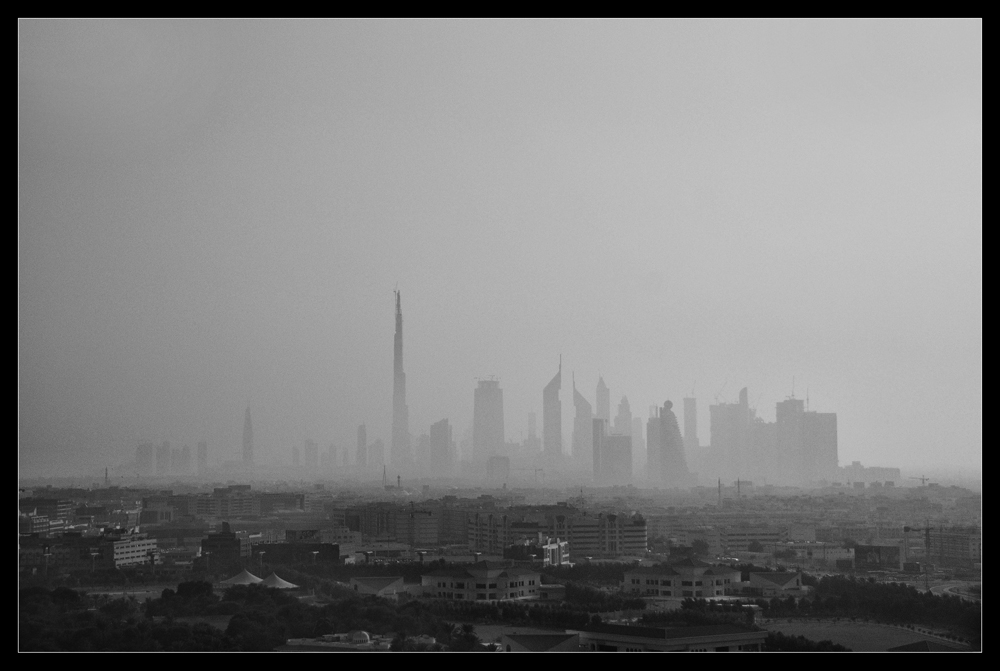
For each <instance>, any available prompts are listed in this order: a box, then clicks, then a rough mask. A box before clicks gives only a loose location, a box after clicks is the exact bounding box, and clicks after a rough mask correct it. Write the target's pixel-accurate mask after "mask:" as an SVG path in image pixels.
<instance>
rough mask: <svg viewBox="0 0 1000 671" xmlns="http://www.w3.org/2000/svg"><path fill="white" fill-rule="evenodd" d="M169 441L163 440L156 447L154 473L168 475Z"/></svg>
mask: <svg viewBox="0 0 1000 671" xmlns="http://www.w3.org/2000/svg"><path fill="white" fill-rule="evenodd" d="M170 456H171V452H170V443H169V442H164V443H163V444H162V445H160V446H158V447H157V448H156V474H157V475H168V474H169V473H170Z"/></svg>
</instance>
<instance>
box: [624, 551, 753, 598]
mask: <svg viewBox="0 0 1000 671" xmlns="http://www.w3.org/2000/svg"><path fill="white" fill-rule="evenodd" d="M622 589H623V590H624V591H625V592H626V593H628V594H630V595H634V596H642V597H647V596H648V597H669V598H674V599H686V598H696V599H697V598H709V597H716V596H728V595H732V594H738V593H739V592H740V591H742V583H741V582H740V571H739V570H738V569H734V568H732V567H730V566H713V565H711V564H707V563H705V562H702V561H698V560H696V559H687V560H684V561H681V562H675V563H673V564H670V565H666V564H661V565H659V566H648V567H647V566H637V567H634V568H629V569H626V570H625V576H624V580H623V582H622Z"/></svg>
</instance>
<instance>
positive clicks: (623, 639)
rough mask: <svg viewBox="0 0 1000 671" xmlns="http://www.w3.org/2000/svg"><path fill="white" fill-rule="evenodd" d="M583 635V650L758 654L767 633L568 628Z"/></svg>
mask: <svg viewBox="0 0 1000 671" xmlns="http://www.w3.org/2000/svg"><path fill="white" fill-rule="evenodd" d="M566 633H567V634H577V635H579V636H580V648H581V649H582V650H589V651H594V652H681V651H686V652H707V651H718V652H730V651H759V650H761V648H762V646H763V645H764V639H766V638H767V634H768V632H767V631H751V630H750V629H748V628H745V627H740V626H738V625H734V624H719V625H709V626H703V627H632V626H628V625H620V624H591V625H587V626H585V627H580V628H579V629H567V630H566Z"/></svg>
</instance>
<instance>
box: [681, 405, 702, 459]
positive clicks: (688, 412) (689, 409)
mask: <svg viewBox="0 0 1000 671" xmlns="http://www.w3.org/2000/svg"><path fill="white" fill-rule="evenodd" d="M684 447H685V449H687V451H688V452H690V451H692V450H697V449H698V447H700V446H699V444H698V399H696V398H685V399H684Z"/></svg>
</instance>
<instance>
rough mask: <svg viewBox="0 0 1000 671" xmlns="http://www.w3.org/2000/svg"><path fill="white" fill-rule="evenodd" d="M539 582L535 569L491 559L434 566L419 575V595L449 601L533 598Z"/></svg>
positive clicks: (538, 575)
mask: <svg viewBox="0 0 1000 671" xmlns="http://www.w3.org/2000/svg"><path fill="white" fill-rule="evenodd" d="M541 582H542V576H541V573H540V572H539V571H537V570H534V569H526V568H520V567H508V566H505V565H503V564H496V563H493V562H479V563H477V564H474V565H472V566H470V567H455V568H443V569H438V570H436V571H431V572H430V573H426V574H424V575H423V576H421V578H420V584H421V586H422V593H423V596H425V597H428V598H434V599H449V600H453V601H505V600H511V599H518V600H520V599H537V598H538V590H539V587H540V585H541Z"/></svg>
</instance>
